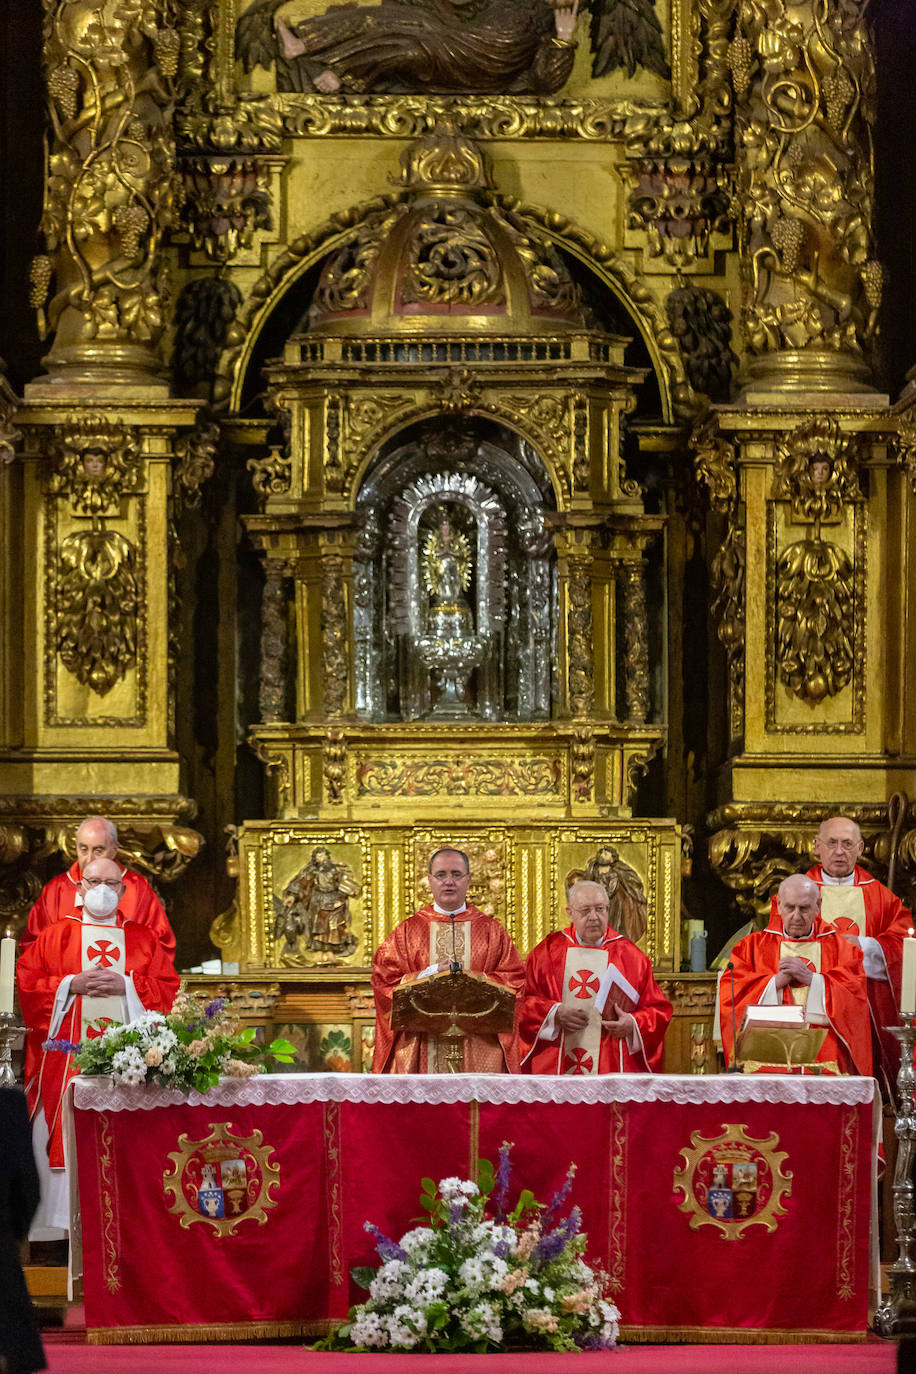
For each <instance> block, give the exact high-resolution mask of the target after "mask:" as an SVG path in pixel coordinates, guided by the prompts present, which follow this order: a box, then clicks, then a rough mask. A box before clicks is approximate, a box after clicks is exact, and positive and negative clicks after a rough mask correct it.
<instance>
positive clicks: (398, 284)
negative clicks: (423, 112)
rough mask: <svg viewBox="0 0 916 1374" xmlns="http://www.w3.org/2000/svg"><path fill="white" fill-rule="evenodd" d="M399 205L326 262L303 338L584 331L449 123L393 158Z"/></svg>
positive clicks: (484, 162) (535, 241)
mask: <svg viewBox="0 0 916 1374" xmlns="http://www.w3.org/2000/svg"><path fill="white" fill-rule="evenodd" d="M399 184H400V185H401V186H402V187H403V188H404V191H405V192H406V195H405V197H404V199H403V200H402V201H400V202H399V203H397V204H395V205H393V206H392V205H389V206H386V207H384V208H383V209H380V210H376V211H374V212H372V213H371V214H370V215H368V216H367V218H366V219H365V220H363V222H362V223H361V224H360V225H359V226H358V227H357V228H356V229H355V230H354V232H353V233H352V234H351V235H350V236H349V237H348V238H347V240H346V241H345V242H344V243H343V244H342V245H341V246H340V247H339V248H338V249H337V251H336V252H335V253H334V254H332V255H331V257H330V258H329V259H328V260H327V262H326V263H325V265H324V269H323V271H322V273H321V277H320V280H319V283H318V287H317V289H316V291H315V296H314V298H313V301H312V304H311V307H310V309H309V312H308V318H307V326H308V330H309V333H311V334H316V333H318V334H333V335H340V334H345V335H352V334H366V335H371V336H373V337H378V336H379V335H391V334H409V335H417V334H431V333H434V334H442V333H462V334H467V333H468V331H469V330H470V331H473V332H474V333H493V334H499V335H501V336H505V335H506V334H520V335H527V336H530V335H532V334H539V335H544V334H547V335H552V336H555V335H557V334H558V333H562V334H569V333H581V332H582V331H583V330H585V329H587V328H588V323H587V320H586V315H585V311H584V308H583V305H582V302H581V300H580V297H579V291H578V288H577V286H576V284H575V282H574V281H573V279H572V277H571V275H570V273H569V270H568V268H567V267H566V264H565V263H564V261H563V259H562V257H561V255H560V254H559V252H558V251H557V249H556V248H555V247H554V245H553V244H552V243H551V241H550V240H549V239H548V238H547V236H546V235H545V234H543V233H542V232H541V231H539V230H538V229H537V227H536V226H535V225H533V224H530V223H529V222H528V221H526V220H525V219H524V218H523V217H522V216H520V215H518V214H516V213H514V212H513V211H510V210H506V209H504V208H502V207H501V206H498V205H496V204H495V203H494V201H493V190H494V182H493V177H492V171H491V168H490V163H489V159H488V157H487V155H486V153H485V152H484V151H483V149H481V148H480V147H478V146H477V144H475V143H474V142H473V141H472V140H471V139H469V138H465V137H464V136H462V135H461V134H459V133H458V132H457V131H456V130H455V128H454V126H453V125H452V124H451V123H449V122H448V121H440V122H439V123H438V124H437V126H436V128H435V130H433V131H432V132H430V133H427V134H424V135H423V136H422V137H421V138H418V139H416V140H415V141H414V142H413V143H411V144H410V145H409V147H408V148H407V149H405V151H404V153H403V155H402V157H401V172H400V178H399Z"/></svg>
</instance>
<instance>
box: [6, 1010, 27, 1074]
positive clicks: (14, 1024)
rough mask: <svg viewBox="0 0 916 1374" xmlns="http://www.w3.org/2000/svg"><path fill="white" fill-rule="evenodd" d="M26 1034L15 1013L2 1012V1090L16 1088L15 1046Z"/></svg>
mask: <svg viewBox="0 0 916 1374" xmlns="http://www.w3.org/2000/svg"><path fill="white" fill-rule="evenodd" d="M24 1034H25V1026H24V1025H23V1023H22V1022H21V1021H20V1020H19V1018H18V1017H17V1015H16V1013H15V1012H13V1011H2V1012H0V1088H14V1087H15V1086H16V1075H15V1074H14V1073H13V1046H14V1045H15V1043H16V1041H17V1040H18V1039H19V1038H20V1037H21V1036H23V1035H24Z"/></svg>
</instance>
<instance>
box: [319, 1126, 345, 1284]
mask: <svg viewBox="0 0 916 1374" xmlns="http://www.w3.org/2000/svg"><path fill="white" fill-rule="evenodd" d="M321 1123H322V1129H323V1131H324V1154H325V1159H326V1160H327V1170H328V1172H327V1182H326V1184H325V1192H326V1201H327V1205H328V1273H329V1275H330V1279H331V1283H332V1285H334V1286H336V1287H338V1288H339V1287H341V1285H342V1284H345V1283H346V1281H347V1270H346V1266H345V1264H344V1249H343V1217H342V1216H341V1193H340V1189H341V1167H340V1103H339V1102H324V1103H323V1104H322V1108H321Z"/></svg>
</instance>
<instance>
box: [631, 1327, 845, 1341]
mask: <svg viewBox="0 0 916 1374" xmlns="http://www.w3.org/2000/svg"><path fill="white" fill-rule="evenodd" d="M620 1339H621V1340H622V1341H632V1342H633V1343H634V1344H635V1343H637V1342H640V1343H647V1344H653V1345H654V1344H656V1343H660V1344H662V1345H673V1344H677V1343H687V1342H688V1341H689V1342H690V1343H691V1344H692V1343H693V1342H698V1343H699V1344H702V1345H828V1344H834V1343H835V1344H842V1345H852V1344H853V1342H857V1341H867V1340H868V1332H867V1331H866V1330H862V1331H818V1330H812V1329H807V1330H803V1331H796V1330H795V1329H794V1328H792V1327H764V1326H630V1325H629V1324H627V1325H621V1327H620Z"/></svg>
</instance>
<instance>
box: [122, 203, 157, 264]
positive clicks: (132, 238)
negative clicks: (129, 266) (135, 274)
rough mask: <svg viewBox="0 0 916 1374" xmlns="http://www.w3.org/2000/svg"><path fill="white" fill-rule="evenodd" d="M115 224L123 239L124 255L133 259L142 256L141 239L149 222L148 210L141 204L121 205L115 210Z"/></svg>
mask: <svg viewBox="0 0 916 1374" xmlns="http://www.w3.org/2000/svg"><path fill="white" fill-rule="evenodd" d="M114 224H115V228H116V229H117V231H118V235H119V236H120V239H121V248H122V250H123V252H124V256H125V257H126V258H129V259H130V260H131V261H133V260H134V259H135V258H138V257H139V256H140V240H141V238H142V237H143V232H144V230H145V229H146V227H147V225H148V224H149V219H148V216H147V214H146V211H145V210H144V209H143V208H142V207H141V206H139V205H121V206H119V207H118V209H117V210H115V212H114Z"/></svg>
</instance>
